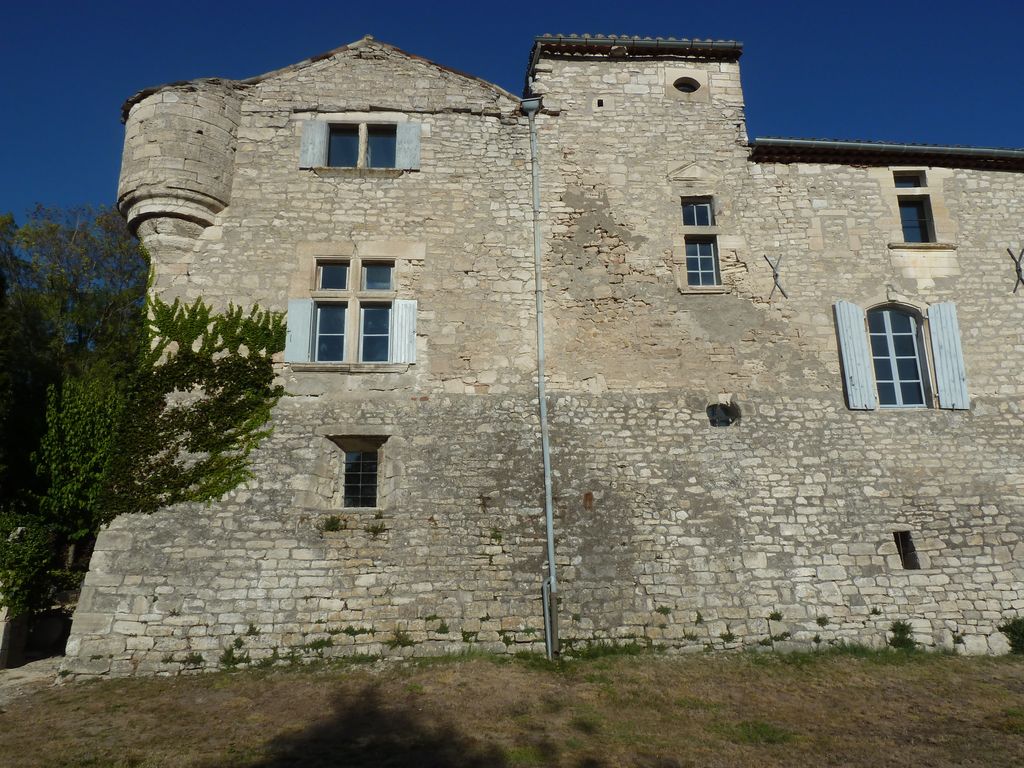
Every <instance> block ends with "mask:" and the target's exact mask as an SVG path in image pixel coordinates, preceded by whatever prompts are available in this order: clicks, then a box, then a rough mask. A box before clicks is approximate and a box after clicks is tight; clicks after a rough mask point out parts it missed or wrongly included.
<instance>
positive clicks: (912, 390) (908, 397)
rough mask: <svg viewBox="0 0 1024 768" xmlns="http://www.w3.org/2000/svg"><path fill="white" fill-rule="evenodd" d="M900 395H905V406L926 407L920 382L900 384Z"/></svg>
mask: <svg viewBox="0 0 1024 768" xmlns="http://www.w3.org/2000/svg"><path fill="white" fill-rule="evenodd" d="M900 394H902V395H903V404H904V405H924V397H922V395H921V384H920V382H916V381H911V382H904V383H903V384H900Z"/></svg>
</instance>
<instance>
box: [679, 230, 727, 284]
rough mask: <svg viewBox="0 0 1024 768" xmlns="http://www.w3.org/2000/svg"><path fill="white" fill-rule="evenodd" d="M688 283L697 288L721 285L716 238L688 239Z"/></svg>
mask: <svg viewBox="0 0 1024 768" xmlns="http://www.w3.org/2000/svg"><path fill="white" fill-rule="evenodd" d="M686 283H687V285H689V286H691V287H695V288H699V287H703V286H709V285H721V283H722V281H721V278H720V276H719V274H718V247H717V244H716V242H715V238H713V237H687V238H686Z"/></svg>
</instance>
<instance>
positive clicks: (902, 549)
mask: <svg viewBox="0 0 1024 768" xmlns="http://www.w3.org/2000/svg"><path fill="white" fill-rule="evenodd" d="M892 537H893V539H895V540H896V551H897V552H899V555H900V562H901V563H902V564H903V568H904V569H906V570H908V571H917V570H920V569H921V561H920V560H918V557H917V549H915V547H914V537H913V536H912V535H911V534H910V531H893V534H892Z"/></svg>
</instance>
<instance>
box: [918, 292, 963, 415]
mask: <svg viewBox="0 0 1024 768" xmlns="http://www.w3.org/2000/svg"><path fill="white" fill-rule="evenodd" d="M928 327H929V330H930V331H931V336H932V362H933V363H934V366H935V388H936V389H937V390H938V395H939V407H940V408H953V409H956V410H962V411H966V410H969V409H970V407H971V398H970V396H969V395H968V394H967V370H966V369H965V368H964V353H963V348H962V347H961V346H960V325H959V323H957V319H956V305H955V304H954V303H953V302H951V301H947V302H944V303H942V304H932V305H931V306H930V307H928Z"/></svg>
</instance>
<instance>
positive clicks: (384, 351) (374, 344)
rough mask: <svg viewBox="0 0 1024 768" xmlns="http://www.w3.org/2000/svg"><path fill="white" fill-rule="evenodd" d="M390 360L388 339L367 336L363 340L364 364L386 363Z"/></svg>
mask: <svg viewBox="0 0 1024 768" xmlns="http://www.w3.org/2000/svg"><path fill="white" fill-rule="evenodd" d="M387 360H388V337H387V336H366V337H365V338H364V339H363V362H365V363H386V362H387Z"/></svg>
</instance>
